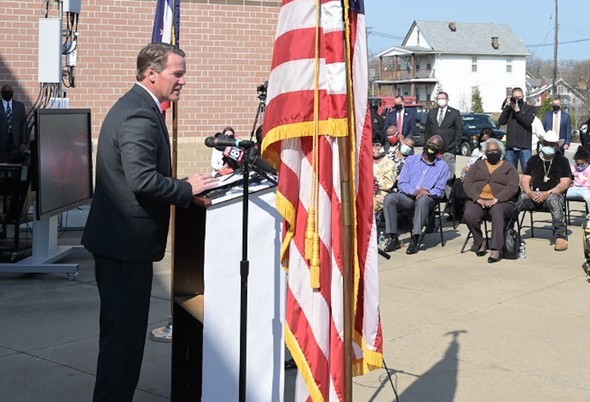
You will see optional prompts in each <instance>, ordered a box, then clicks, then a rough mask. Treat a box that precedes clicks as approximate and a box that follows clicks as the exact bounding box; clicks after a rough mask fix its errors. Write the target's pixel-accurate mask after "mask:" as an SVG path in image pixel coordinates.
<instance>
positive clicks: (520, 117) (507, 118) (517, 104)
mask: <svg viewBox="0 0 590 402" xmlns="http://www.w3.org/2000/svg"><path fill="white" fill-rule="evenodd" d="M533 120H535V110H534V108H533V107H532V106H529V105H527V104H526V102H525V101H524V92H523V91H522V88H519V87H514V88H512V96H509V97H508V98H506V99H505V100H504V102H503V104H502V114H501V115H500V118H499V119H498V123H499V124H500V125H501V126H503V125H506V157H505V158H506V160H507V161H508V162H510V163H512V164H513V165H514V167H515V168H517V169H518V161H520V169H521V170H522V171H524V168H525V166H526V164H527V162H528V161H529V159H530V158H531V156H532V147H533V127H532V124H533Z"/></svg>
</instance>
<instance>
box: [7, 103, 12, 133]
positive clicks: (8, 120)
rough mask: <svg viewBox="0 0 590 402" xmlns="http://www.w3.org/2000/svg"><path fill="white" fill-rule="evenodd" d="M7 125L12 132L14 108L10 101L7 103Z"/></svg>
mask: <svg viewBox="0 0 590 402" xmlns="http://www.w3.org/2000/svg"><path fill="white" fill-rule="evenodd" d="M6 127H7V128H8V132H9V133H12V108H11V107H10V103H7V104H6Z"/></svg>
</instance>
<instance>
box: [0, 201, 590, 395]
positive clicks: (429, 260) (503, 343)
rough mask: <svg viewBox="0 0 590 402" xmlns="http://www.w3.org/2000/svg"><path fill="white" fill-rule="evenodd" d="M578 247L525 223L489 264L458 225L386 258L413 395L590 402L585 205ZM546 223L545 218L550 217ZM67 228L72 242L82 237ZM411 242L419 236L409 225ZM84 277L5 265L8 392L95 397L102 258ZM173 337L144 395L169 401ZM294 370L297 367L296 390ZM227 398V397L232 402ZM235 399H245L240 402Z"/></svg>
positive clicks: (158, 346)
mask: <svg viewBox="0 0 590 402" xmlns="http://www.w3.org/2000/svg"><path fill="white" fill-rule="evenodd" d="M572 217H573V222H572V225H570V226H569V230H570V232H571V234H570V242H569V246H570V247H569V249H568V250H567V251H565V252H555V251H553V248H552V246H550V245H549V236H550V231H548V230H543V229H536V230H535V235H536V236H537V237H536V238H534V239H532V238H530V230H528V229H527V230H525V231H524V232H523V234H524V237H525V240H526V243H527V258H526V259H520V260H513V261H509V260H503V261H500V262H499V263H496V264H488V263H487V262H486V260H487V257H482V258H479V257H477V256H476V255H475V254H474V253H472V252H465V253H463V254H461V253H460V249H461V245H462V244H463V241H464V239H465V237H466V235H467V229H466V228H465V226H464V225H461V226H460V227H458V228H457V229H456V230H454V229H453V228H452V225H451V224H450V223H446V224H445V239H447V243H446V245H445V247H441V246H440V244H439V235H438V234H437V233H435V234H428V235H426V237H425V249H422V250H421V251H420V252H419V253H418V254H416V255H411V256H408V255H406V254H405V252H404V251H405V250H404V249H401V250H397V251H395V252H393V253H391V255H392V258H391V259H390V260H385V259H383V258H381V259H380V261H379V264H380V280H381V315H382V323H383V333H384V349H385V361H386V364H387V366H388V368H389V374H390V375H391V378H392V381H393V383H394V384H395V387H396V390H397V393H398V394H399V397H400V401H403V402H424V401H442V402H446V401H449V402H450V401H465V402H471V401H497V400H506V401H523V402H525V401H531V402H532V401H549V400H552V401H568V402H569V401H576V402H577V401H580V402H583V401H590V346H589V342H588V339H589V338H588V334H589V333H590V319H589V317H590V283H589V282H588V277H587V276H586V274H585V272H584V270H583V267H582V265H583V263H584V257H583V251H582V237H581V228H580V224H581V222H582V218H583V214H582V213H581V212H575V211H574V212H573V215H572ZM537 225H538V226H537V227H542V226H543V225H546V226H547V225H548V224H543V223H539V224H537ZM79 238H80V232H75V231H72V232H66V233H65V234H64V236H62V237H61V238H60V244H78V242H79ZM401 238H402V240H404V239H407V235H403V236H402V237H401ZM169 257H170V255H169V253H167V255H166V258H165V259H164V260H163V261H162V262H160V263H157V264H156V267H155V274H154V288H153V292H152V304H151V312H150V329H153V328H156V327H159V326H163V325H165V324H166V322H167V317H168V315H169V313H170V299H169V297H170V269H169ZM68 261H70V262H77V263H79V264H80V274H79V276H78V277H77V279H76V280H75V281H68V280H67V278H66V276H65V275H64V274H12V273H0V307H1V308H0V322H1V323H2V326H0V401H3V402H29V401H30V402H33V401H34V402H39V401H41V402H54V401H55V402H57V401H59V402H80V401H90V400H91V396H92V388H93V384H94V374H95V365H96V355H97V346H98V306H99V304H98V293H97V289H96V283H95V281H94V265H93V259H92V257H91V256H90V255H87V254H81V255H72V256H70V257H68ZM170 352H171V347H170V344H168V343H158V342H153V341H150V340H148V341H147V342H146V353H145V359H144V365H143V369H142V375H141V378H140V382H139V385H138V390H137V392H136V397H135V401H136V402H161V401H168V400H169V389H170ZM294 376H295V370H289V371H287V373H286V383H287V385H286V388H287V391H286V393H285V400H286V401H292V400H293V391H292V390H293V384H292V382H293V378H294ZM353 383H354V389H353V392H354V395H353V396H354V400H355V401H363V402H364V401H376V402H377V401H379V402H381V401H383V402H385V401H387V402H390V401H393V400H394V393H393V390H392V389H391V386H390V384H389V380H388V378H387V373H386V372H385V370H377V371H374V372H372V373H370V374H368V375H366V376H362V377H356V378H354V379H353ZM220 402H226V401H220ZM227 402H233V401H227Z"/></svg>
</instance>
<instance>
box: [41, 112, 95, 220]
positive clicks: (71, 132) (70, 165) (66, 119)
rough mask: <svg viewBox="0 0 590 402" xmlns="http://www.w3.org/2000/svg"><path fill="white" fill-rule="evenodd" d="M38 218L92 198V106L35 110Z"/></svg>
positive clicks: (74, 206)
mask: <svg viewBox="0 0 590 402" xmlns="http://www.w3.org/2000/svg"><path fill="white" fill-rule="evenodd" d="M35 146H36V148H35V152H34V153H33V155H35V156H36V157H35V158H34V159H35V161H34V162H35V164H36V169H35V170H36V176H37V177H36V179H37V183H36V192H37V199H36V201H37V205H36V212H37V219H45V218H49V217H51V216H54V215H57V214H59V213H61V212H64V211H68V210H70V209H73V208H76V207H78V206H80V205H82V204H86V203H88V202H89V201H90V200H91V199H92V194H93V192H92V137H91V123H90V109H37V110H36V111H35Z"/></svg>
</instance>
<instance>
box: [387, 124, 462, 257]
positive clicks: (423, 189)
mask: <svg viewBox="0 0 590 402" xmlns="http://www.w3.org/2000/svg"><path fill="white" fill-rule="evenodd" d="M442 147H443V139H442V138H441V136H439V135H434V136H432V137H430V138H429V139H428V141H427V142H426V145H425V146H424V151H423V152H422V154H420V155H411V156H409V157H408V158H407V159H406V163H405V165H404V168H403V170H402V172H401V175H400V177H399V179H398V189H399V191H398V192H397V193H391V194H388V195H387V196H386V197H385V199H384V200H383V213H384V215H385V243H384V244H383V248H384V250H385V251H387V252H391V251H394V250H397V249H398V248H400V247H401V242H400V241H399V238H398V228H397V218H398V212H399V211H407V210H413V211H414V218H413V229H412V237H411V240H410V245H409V246H408V249H407V250H406V254H416V253H417V252H418V248H419V247H420V244H419V239H420V234H421V233H422V228H423V227H424V226H425V225H426V223H427V220H428V217H429V216H430V213H431V212H432V210H433V209H434V207H435V206H436V199H437V198H442V197H443V196H444V191H445V185H446V183H447V181H448V180H449V177H450V175H451V172H450V170H449V166H448V165H447V164H446V163H445V162H444V161H443V160H442V159H440V158H438V154H439V153H440V151H441V149H442Z"/></svg>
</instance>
